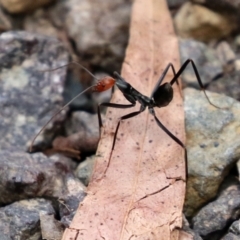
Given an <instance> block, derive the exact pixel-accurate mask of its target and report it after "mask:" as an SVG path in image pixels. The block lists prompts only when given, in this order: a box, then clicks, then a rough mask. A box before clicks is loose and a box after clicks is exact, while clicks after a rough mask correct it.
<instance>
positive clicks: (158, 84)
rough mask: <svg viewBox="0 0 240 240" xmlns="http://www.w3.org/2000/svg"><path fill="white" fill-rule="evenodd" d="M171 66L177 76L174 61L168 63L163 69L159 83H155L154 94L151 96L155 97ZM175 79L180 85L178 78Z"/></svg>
mask: <svg viewBox="0 0 240 240" xmlns="http://www.w3.org/2000/svg"><path fill="white" fill-rule="evenodd" d="M170 67H171V68H172V71H173V74H174V77H175V75H176V71H175V68H174V66H173V64H172V63H169V64H168V65H167V67H166V68H165V69H164V71H163V73H162V75H161V76H160V78H159V80H158V81H157V83H156V85H155V87H154V89H153V91H152V94H151V96H150V98H152V97H153V94H154V93H155V92H156V91H157V89H158V87H159V86H160V85H161V84H162V81H163V79H164V78H165V76H166V74H167V72H168V70H169V68H170ZM175 81H176V83H177V85H178V86H179V82H178V79H176V80H175Z"/></svg>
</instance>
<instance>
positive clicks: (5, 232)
mask: <svg viewBox="0 0 240 240" xmlns="http://www.w3.org/2000/svg"><path fill="white" fill-rule="evenodd" d="M0 2H1V6H2V7H1V9H0V30H1V32H2V33H1V35H0V93H1V94H0V117H1V122H0V135H1V138H0V216H1V217H0V240H10V239H23V240H26V239H31V240H33V239H42V238H43V239H61V235H62V232H63V230H64V228H65V227H66V226H68V225H69V223H70V221H71V219H72V217H73V215H74V213H75V211H76V209H77V207H78V204H79V202H80V201H81V200H82V199H83V198H84V196H85V195H86V186H87V184H88V182H89V178H90V175H91V171H92V167H93V164H94V152H95V151H96V148H97V144H98V140H99V130H98V121H97V114H96V106H97V103H99V102H103V101H108V100H109V99H110V96H111V91H110V90H109V91H107V92H104V93H102V94H91V93H90V92H88V93H86V94H85V95H83V96H82V97H81V98H79V99H76V100H75V101H74V102H73V103H71V104H70V105H69V106H68V107H67V108H65V109H64V111H62V112H61V114H59V115H57V116H56V117H55V118H54V119H53V121H52V122H51V123H50V124H49V125H48V126H47V127H46V129H45V130H44V131H43V133H41V134H40V136H39V137H38V138H37V139H36V141H35V142H34V144H33V146H32V152H33V153H30V152H29V147H30V145H31V140H32V139H33V137H34V136H35V135H36V134H37V133H38V132H39V130H40V128H41V127H42V126H43V125H44V124H45V123H46V122H47V121H48V120H49V119H50V118H51V116H52V115H53V114H54V113H55V112H56V111H57V110H58V109H60V108H61V106H63V105H64V103H66V102H67V101H69V100H70V99H71V98H72V97H74V96H75V95H76V94H77V93H79V92H81V91H82V90H83V89H85V88H86V87H88V86H90V85H91V84H93V81H94V79H92V77H91V76H89V75H88V74H87V73H86V72H84V71H83V70H82V69H79V68H77V67H73V66H72V65H71V66H69V67H68V68H67V67H64V68H59V69H57V70H55V71H44V70H48V69H54V68H58V67H60V66H63V65H66V64H67V63H68V62H69V61H71V60H74V61H78V62H80V63H81V64H82V65H84V66H85V67H87V68H88V69H89V70H91V71H92V72H93V73H94V74H95V75H96V76H97V77H98V78H100V77H101V76H103V74H111V73H112V72H113V71H120V69H121V63H122V61H123V59H124V51H125V48H126V45H127V41H128V29H129V21H130V12H131V1H129V0H125V1H120V0H115V1H110V0H106V1H87V0H84V1H78V0H62V1H57V2H53V1H50V0H48V1H46V0H42V1H35V2H32V1H26V0H25V1H22V0H18V1H13V0H11V1H6V0H1V1H0ZM200 2H201V4H200ZM35 4H36V5H35ZM168 5H169V9H170V11H171V14H172V17H173V21H174V25H175V28H176V32H177V34H178V37H179V46H180V55H181V61H182V63H183V62H184V61H185V60H186V59H188V58H191V59H193V60H194V62H195V64H196V65H197V68H198V70H199V73H200V76H201V79H202V82H203V84H204V87H205V88H206V89H207V90H208V91H207V95H208V97H209V99H210V100H211V102H212V103H213V104H215V105H216V106H218V107H220V108H217V107H213V106H211V105H210V104H209V102H208V101H207V99H206V97H205V96H204V94H203V93H202V92H201V91H199V89H200V87H199V84H198V82H197V81H196V76H195V73H194V71H193V69H192V68H191V66H189V67H188V68H187V69H186V71H184V73H183V75H182V80H183V85H184V88H185V89H184V110H185V116H186V134H187V145H186V146H187V151H188V182H187V195H186V202H185V208H184V215H185V217H186V218H185V221H184V229H185V230H186V231H188V232H190V233H191V234H192V235H193V236H194V239H209V240H212V239H221V240H235V239H240V220H239V217H240V186H239V172H240V161H239V159H240V134H239V133H240V103H239V100H240V87H239V86H240V31H239V24H238V23H239V20H240V19H239V16H240V1H238V0H236V1H226V0H220V1H215V0H211V1H209V0H203V1H197V0H195V1H184V0H175V1H171V0H168ZM16 79H17V80H16ZM209 91H210V92H209ZM212 92H215V93H212ZM80 160H81V161H80ZM46 222H47V223H48V224H46Z"/></svg>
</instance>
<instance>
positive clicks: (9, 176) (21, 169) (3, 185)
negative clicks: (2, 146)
mask: <svg viewBox="0 0 240 240" xmlns="http://www.w3.org/2000/svg"><path fill="white" fill-rule="evenodd" d="M0 166H1V167H0V203H2V204H8V203H12V202H14V201H18V200H21V199H26V198H32V197H48V198H52V199H55V200H57V199H58V198H59V197H60V196H62V193H63V192H64V189H65V188H66V186H65V179H66V177H67V175H68V174H71V173H72V171H73V168H74V167H75V166H76V165H75V163H73V162H72V161H71V160H70V159H67V158H65V157H63V156H60V155H54V156H52V157H50V158H48V157H46V156H45V155H43V154H42V153H35V154H32V155H30V154H28V153H24V152H21V151H14V150H12V151H9V150H2V151H0Z"/></svg>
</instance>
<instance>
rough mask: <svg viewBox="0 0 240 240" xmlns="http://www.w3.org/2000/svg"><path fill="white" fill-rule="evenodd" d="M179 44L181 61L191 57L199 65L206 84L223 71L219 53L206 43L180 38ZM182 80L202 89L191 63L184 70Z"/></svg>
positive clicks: (186, 83)
mask: <svg viewBox="0 0 240 240" xmlns="http://www.w3.org/2000/svg"><path fill="white" fill-rule="evenodd" d="M179 46H180V56H181V62H182V63H184V62H185V61H186V60H187V59H188V58H191V59H192V60H193V61H194V62H195V64H196V66H197V69H198V72H199V74H200V76H201V80H202V82H203V84H204V85H206V84H208V83H210V82H211V81H212V79H214V78H215V77H217V76H218V75H220V74H222V73H223V69H222V64H221V62H220V61H219V59H218V57H217V53H216V52H215V51H214V50H213V49H211V48H209V47H208V46H207V45H206V44H204V43H202V42H199V41H195V40H190V39H180V41H179ZM182 80H183V83H184V84H185V85H187V86H191V87H194V88H197V89H200V86H199V83H198V82H197V78H196V75H195V73H194V70H193V68H192V66H191V64H189V66H188V67H187V68H186V70H185V71H184V72H183V74H182Z"/></svg>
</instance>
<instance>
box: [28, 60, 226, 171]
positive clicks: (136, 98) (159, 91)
mask: <svg viewBox="0 0 240 240" xmlns="http://www.w3.org/2000/svg"><path fill="white" fill-rule="evenodd" d="M72 63H75V64H77V65H79V66H80V67H81V68H83V69H84V70H85V71H87V72H88V73H89V74H90V75H91V76H93V77H94V78H96V77H95V76H94V75H93V74H92V73H91V72H90V71H88V70H87V69H86V68H85V67H83V66H82V65H80V64H79V63H77V62H72ZM190 63H191V65H192V67H193V70H194V72H195V75H196V78H197V81H198V83H199V86H200V87H201V90H202V91H203V92H204V94H205V96H206V98H207V101H208V102H209V104H211V105H212V106H214V107H215V108H219V109H221V108H220V107H218V106H216V105H214V104H213V103H212V102H211V101H210V99H209V98H208V96H207V94H206V92H205V89H204V86H203V83H202V81H201V78H200V75H199V73H198V70H197V67H196V65H195V63H194V61H193V60H192V59H188V60H186V61H185V62H184V63H183V65H182V66H181V68H180V69H179V70H178V72H176V71H175V69H174V66H173V64H172V63H169V64H168V65H167V67H166V68H165V70H164V71H163V73H162V75H161V76H160V78H159V80H158V81H157V83H156V85H155V87H154V89H153V91H152V94H151V96H150V97H147V96H145V95H143V94H142V93H140V92H138V91H137V90H136V89H135V88H133V87H132V86H131V85H130V84H129V83H128V82H127V81H126V80H125V79H124V78H123V77H122V76H121V75H120V74H118V73H117V72H114V73H113V75H114V77H115V78H111V77H109V76H107V77H104V78H102V79H100V80H99V81H98V82H97V83H96V84H95V85H93V86H90V87H89V88H87V89H85V90H84V91H83V92H81V93H80V94H78V95H77V96H76V97H74V98H73V99H72V100H71V101H70V102H68V103H67V104H66V105H65V106H64V107H62V109H60V110H59V111H58V112H57V113H56V114H55V115H54V116H53V117H52V118H51V119H50V120H49V121H48V122H47V123H46V124H45V125H44V126H43V128H42V129H41V130H40V132H39V133H38V134H37V135H36V136H35V138H34V139H33V141H32V143H31V146H30V151H31V149H32V146H33V143H34V141H35V139H36V138H37V136H38V135H39V134H40V133H41V132H42V131H43V130H44V128H45V127H46V126H47V124H48V123H49V122H50V121H51V120H52V119H53V118H54V117H55V116H56V115H57V114H58V113H59V112H60V111H62V110H63V109H64V108H66V107H67V106H68V105H69V104H70V103H71V102H72V101H73V100H74V99H76V98H77V97H79V96H80V95H81V94H83V93H84V92H86V91H88V90H90V89H92V91H94V92H103V91H106V90H108V89H110V88H111V87H113V86H114V85H117V87H118V89H119V90H120V91H121V92H122V94H123V95H124V97H125V98H126V99H127V100H128V101H129V102H130V104H116V103H106V102H104V103H100V104H99V105H98V111H97V113H98V122H99V129H101V127H102V126H103V124H102V117H101V113H100V108H101V107H102V106H105V107H112V108H122V109H125V108H132V107H134V106H135V105H136V102H139V103H140V109H139V110H138V111H135V112H131V113H129V114H126V115H124V116H122V117H120V118H119V120H118V123H117V126H116V130H115V133H114V138H113V143H112V149H111V150H112V151H113V150H114V147H115V143H116V138H117V133H118V129H119V127H120V123H121V121H122V120H125V119H129V118H132V117H135V116H137V115H138V114H140V113H142V112H143V111H144V110H146V108H147V107H148V111H149V113H150V114H151V115H152V116H153V117H154V119H155V121H156V123H157V125H158V126H159V127H160V128H161V129H162V130H163V131H164V132H165V133H166V134H167V135H168V136H169V137H171V138H172V139H173V140H174V141H175V142H176V143H177V144H179V145H180V146H181V147H182V148H183V149H184V151H185V160H187V150H186V147H185V145H184V144H183V143H182V141H181V140H180V139H178V138H177V137H176V136H175V135H174V134H172V133H171V132H170V131H169V130H168V129H167V128H166V127H165V126H164V125H163V124H162V123H161V121H160V120H159V119H158V118H157V116H156V114H155V111H154V108H155V107H158V108H160V107H166V106H167V105H168V104H169V103H170V102H171V101H172V99H173V88H172V85H173V84H174V83H177V84H178V85H179V83H178V78H179V77H180V75H181V74H182V73H183V71H184V70H185V68H186V67H187V66H188V64H190ZM68 65H69V64H67V65H65V66H68ZM61 67H64V66H61ZM61 67H59V68H61ZM170 68H171V69H172V71H173V74H174V77H173V78H172V80H171V81H170V82H166V83H163V84H162V81H163V80H164V78H165V76H166V74H167V72H168V70H169V69H170ZM56 69H58V68H55V69H51V70H50V71H54V70H56ZM186 165H187V161H186ZM108 166H109V163H108ZM108 166H107V168H108ZM107 168H106V169H107ZM186 168H187V166H186ZM105 172H106V171H105Z"/></svg>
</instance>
